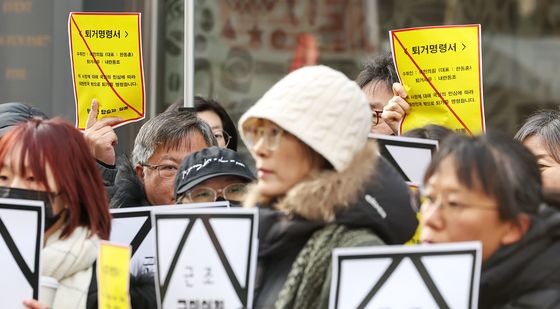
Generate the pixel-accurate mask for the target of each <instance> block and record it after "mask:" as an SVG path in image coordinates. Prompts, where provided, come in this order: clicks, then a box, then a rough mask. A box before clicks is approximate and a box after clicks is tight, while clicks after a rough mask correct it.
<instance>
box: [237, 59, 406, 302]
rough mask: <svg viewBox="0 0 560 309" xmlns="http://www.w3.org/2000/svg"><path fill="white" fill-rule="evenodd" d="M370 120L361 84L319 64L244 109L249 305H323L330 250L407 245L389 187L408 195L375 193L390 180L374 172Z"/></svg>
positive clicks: (402, 209)
mask: <svg viewBox="0 0 560 309" xmlns="http://www.w3.org/2000/svg"><path fill="white" fill-rule="evenodd" d="M370 126H371V117H370V113H369V108H368V104H367V99H366V97H365V95H364V94H363V92H362V91H361V90H360V88H359V87H358V86H357V85H356V84H355V83H354V82H352V81H350V80H349V79H348V78H347V77H346V76H344V74H342V73H340V72H338V71H335V70H333V69H330V68H328V67H325V66H307V67H304V68H301V69H299V70H296V71H294V72H292V73H290V74H289V75H287V76H286V77H284V78H283V79H282V80H280V81H279V82H278V83H276V84H275V85H274V86H273V87H272V88H271V89H270V90H268V92H267V93H265V95H264V96H263V97H262V98H261V99H260V100H259V101H258V102H257V103H256V104H255V105H254V106H252V107H251V108H250V109H249V110H248V111H247V112H246V113H245V114H244V115H243V116H242V117H241V119H240V121H239V127H240V128H241V137H242V139H243V141H244V142H245V144H246V145H247V148H248V149H249V150H250V151H251V154H252V156H253V157H254V159H255V160H256V167H257V171H258V181H257V183H256V184H255V185H254V186H253V187H252V188H251V189H249V192H248V195H247V198H246V200H245V202H244V206H246V207H255V206H256V207H259V256H258V267H257V268H258V271H257V281H256V291H255V300H254V307H255V308H272V307H276V308H326V307H327V304H328V295H329V288H330V263H331V251H332V249H333V248H335V247H354V246H364V245H381V244H383V243H392V244H396V243H403V242H405V241H407V240H408V239H410V237H411V236H412V235H413V234H414V231H415V229H416V226H417V222H416V219H415V213H414V211H413V210H412V207H411V206H410V200H409V195H408V191H407V189H406V185H405V184H404V182H403V181H402V179H398V176H395V177H396V178H391V179H396V180H397V181H400V182H396V183H397V185H396V186H395V187H389V186H388V187H386V188H385V189H387V190H389V189H395V191H394V192H395V194H397V195H398V198H402V199H404V201H405V202H404V203H395V204H388V203H384V202H383V201H382V200H380V199H378V195H377V194H376V193H374V191H375V190H378V189H379V188H380V187H381V185H380V184H384V181H386V179H385V178H382V177H380V178H378V177H377V176H378V175H377V174H376V170H377V168H378V166H381V165H380V162H381V161H380V160H378V159H379V155H378V152H377V146H376V144H375V143H374V142H368V140H367V135H368V132H369V128H370ZM389 174H390V175H397V174H396V172H394V173H393V174H391V173H388V175H387V177H388V178H389V177H390V175H389ZM378 185H380V186H378ZM399 185H400V187H399Z"/></svg>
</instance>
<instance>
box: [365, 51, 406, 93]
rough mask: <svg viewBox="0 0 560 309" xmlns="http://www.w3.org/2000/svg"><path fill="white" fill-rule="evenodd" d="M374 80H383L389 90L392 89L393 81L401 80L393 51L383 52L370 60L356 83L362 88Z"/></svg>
mask: <svg viewBox="0 0 560 309" xmlns="http://www.w3.org/2000/svg"><path fill="white" fill-rule="evenodd" d="M372 81H377V82H382V84H383V85H385V87H387V89H388V90H389V91H392V89H393V83H397V82H399V79H398V76H397V72H396V71H395V65H394V64H393V56H392V55H391V53H384V54H381V55H379V56H377V57H375V58H373V59H371V60H370V61H368V62H367V63H366V64H365V65H364V68H363V69H362V71H361V72H360V74H358V77H356V83H357V84H358V86H360V88H362V89H363V88H364V87H365V86H367V85H368V84H369V83H371V82H372Z"/></svg>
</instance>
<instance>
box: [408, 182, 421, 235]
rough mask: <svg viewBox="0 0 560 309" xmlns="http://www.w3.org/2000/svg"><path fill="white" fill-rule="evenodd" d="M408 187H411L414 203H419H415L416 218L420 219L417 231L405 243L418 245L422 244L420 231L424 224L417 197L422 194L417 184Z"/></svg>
mask: <svg viewBox="0 0 560 309" xmlns="http://www.w3.org/2000/svg"><path fill="white" fill-rule="evenodd" d="M408 188H409V189H410V195H411V196H412V200H413V201H414V203H418V205H414V206H415V208H417V209H416V211H417V213H416V219H417V220H418V226H417V227H416V232H414V235H413V236H412V238H411V239H410V240H409V241H407V242H406V243H405V245H418V244H420V233H421V232H422V224H421V222H422V221H421V220H422V214H421V213H420V201H419V199H418V198H417V196H418V194H420V193H419V192H418V190H419V189H418V187H417V186H412V185H411V186H408Z"/></svg>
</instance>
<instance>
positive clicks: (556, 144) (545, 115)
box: [515, 109, 560, 163]
mask: <svg viewBox="0 0 560 309" xmlns="http://www.w3.org/2000/svg"><path fill="white" fill-rule="evenodd" d="M532 136H537V137H540V138H541V140H542V142H543V144H544V147H545V149H546V151H547V152H548V153H549V154H550V156H551V157H552V158H553V159H554V160H555V161H556V162H559V163H560V111H559V110H551V109H549V110H541V111H538V112H536V113H535V114H533V115H531V116H530V117H529V118H527V120H525V122H524V123H523V125H522V126H521V128H519V131H517V133H515V139H516V140H518V141H520V142H522V143H523V142H524V141H525V140H526V139H528V138H529V137H532Z"/></svg>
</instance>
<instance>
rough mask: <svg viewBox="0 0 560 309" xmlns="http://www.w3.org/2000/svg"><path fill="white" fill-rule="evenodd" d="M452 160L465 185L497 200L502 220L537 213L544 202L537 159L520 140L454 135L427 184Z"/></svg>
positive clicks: (494, 134)
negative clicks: (440, 167)
mask: <svg viewBox="0 0 560 309" xmlns="http://www.w3.org/2000/svg"><path fill="white" fill-rule="evenodd" d="M448 157H451V158H453V160H454V162H455V173H456V175H457V179H458V180H459V182H460V183H461V184H462V185H464V186H465V187H467V188H468V189H470V190H477V191H481V192H484V193H485V194H486V195H487V196H489V197H492V198H494V199H496V201H497V203H498V212H499V215H500V218H501V219H502V220H514V221H515V219H516V218H517V216H518V215H519V214H521V213H524V214H529V215H534V214H536V213H537V211H538V208H539V205H540V203H541V201H542V192H541V187H542V184H541V176H540V173H539V168H538V166H537V163H536V161H535V157H534V156H533V155H532V154H531V152H529V150H527V149H526V148H525V147H523V145H522V144H521V143H520V142H519V141H516V140H514V139H512V138H510V137H508V136H506V135H503V134H501V133H498V132H488V133H487V134H486V135H480V136H476V137H470V136H466V135H462V134H453V135H450V136H449V138H447V139H446V140H445V141H444V143H442V146H441V147H440V149H439V151H438V152H436V154H435V155H434V158H433V159H432V162H431V163H430V165H429V166H428V168H427V170H426V174H425V175H424V183H426V182H427V181H428V179H429V178H430V177H432V176H433V175H434V174H435V173H436V172H437V170H438V168H439V165H440V164H441V162H442V161H443V160H445V159H446V158H448Z"/></svg>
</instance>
